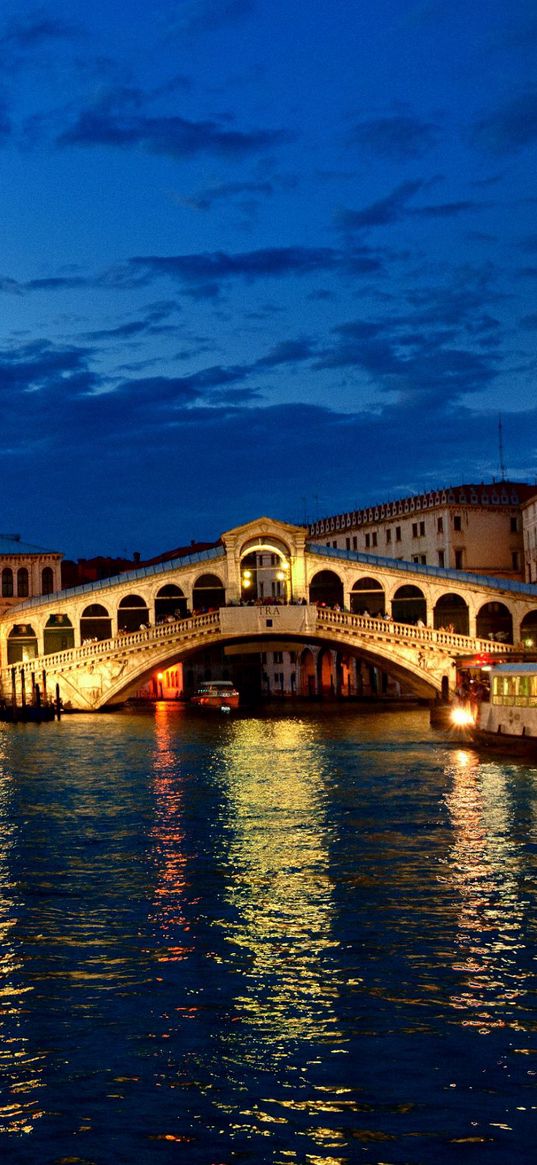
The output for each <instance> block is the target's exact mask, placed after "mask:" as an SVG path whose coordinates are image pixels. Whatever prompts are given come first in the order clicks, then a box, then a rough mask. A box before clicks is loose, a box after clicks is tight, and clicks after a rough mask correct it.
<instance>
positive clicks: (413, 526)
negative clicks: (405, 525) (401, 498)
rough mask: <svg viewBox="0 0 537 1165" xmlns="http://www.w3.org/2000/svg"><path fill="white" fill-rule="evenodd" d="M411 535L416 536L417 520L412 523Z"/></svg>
mask: <svg viewBox="0 0 537 1165" xmlns="http://www.w3.org/2000/svg"><path fill="white" fill-rule="evenodd" d="M412 537H413V538H417V537H418V523H417V522H413V523H412Z"/></svg>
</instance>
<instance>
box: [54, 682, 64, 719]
mask: <svg viewBox="0 0 537 1165" xmlns="http://www.w3.org/2000/svg"><path fill="white" fill-rule="evenodd" d="M55 703H56V719H57V720H59V719H60V717H61V714H62V702H61V700H60V685H59V684H56V701H55Z"/></svg>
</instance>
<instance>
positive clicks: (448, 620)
mask: <svg viewBox="0 0 537 1165" xmlns="http://www.w3.org/2000/svg"><path fill="white" fill-rule="evenodd" d="M433 623H434V626H435V627H436V628H437V629H440V628H441V627H443V628H444V629H445V630H446V631H447V630H450V629H451V628H452V629H453V631H456V632H457V634H458V635H469V634H470V616H469V613H468V607H467V605H466V603H465V601H464V599H463V598H461V596H460V595H442V596H441V598H439V600H438V602H437V604H436V607H435V609H434V615H433Z"/></svg>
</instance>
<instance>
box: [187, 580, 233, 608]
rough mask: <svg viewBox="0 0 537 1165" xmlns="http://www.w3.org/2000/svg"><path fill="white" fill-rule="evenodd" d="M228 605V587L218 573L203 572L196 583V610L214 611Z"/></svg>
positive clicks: (194, 604) (194, 595)
mask: <svg viewBox="0 0 537 1165" xmlns="http://www.w3.org/2000/svg"><path fill="white" fill-rule="evenodd" d="M225 605H226V589H225V587H224V584H223V582H222V580H221V579H220V578H219V577H218V575H217V574H202V575H200V577H199V578H198V579H197V580H196V582H195V583H194V589H193V591H192V606H193V609H194V611H198V612H201V611H214V610H217V608H218V607H225Z"/></svg>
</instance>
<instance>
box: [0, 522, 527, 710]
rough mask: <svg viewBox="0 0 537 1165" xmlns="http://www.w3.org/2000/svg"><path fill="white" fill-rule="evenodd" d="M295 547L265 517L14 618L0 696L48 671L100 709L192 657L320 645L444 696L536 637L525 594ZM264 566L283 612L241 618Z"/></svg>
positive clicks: (517, 587) (250, 610)
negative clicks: (464, 675) (214, 542)
mask: <svg viewBox="0 0 537 1165" xmlns="http://www.w3.org/2000/svg"><path fill="white" fill-rule="evenodd" d="M305 538H306V531H305V529H304V528H303V527H299V526H290V525H287V524H284V523H280V522H275V521H272V520H270V519H266V518H263V519H260V520H259V521H257V522H251V523H248V524H247V525H245V526H241V527H239V528H237V529H234V530H232V531H229V532H228V533H227V534H224V535H223V536H222V544H221V546H220V545H219V546H217V547H215V548H213V549H212V550H209V551H205V552H202V553H200V554H193V555H187V556H185V557H184V558H180V559H175V560H173V561H171V562H165V563H159V564H158V565H157V566H153V567H145V568H144V567H141V568H139V569H138V570H136V571H132V572H129V573H127V574H122V575H119V576H117V577H116V578H114V579H106V580H102V581H101V582H99V583H94V584H89V585H86V586H81V587H77V588H74V589H73V590H71V591H63V592H59V593H57V594H55V595H44V596H41V597H39V598H37V599H31V600H27V601H26V602H24V603H22V604H21V605H20V606H18V607H12V608H11V609H10V610H9V612H8V613H7V614H6V615H5V616H4V619H3V621H2V624H1V625H0V636H1V640H2V684H3V692H4V696H5V697H8V696H9V695H10V694H11V691H12V680H13V676H15V678H16V679H17V677H18V683H19V684H20V678H21V675H22V673H24V676H25V689H26V692H27V693H28V692H29V690H30V686H31V685H32V684H35V683H38V684H40V685H41V684H42V676H43V672H46V677H47V684H48V685H49V692H50V691H51V690H52V689H51V685H55V684H56V683H58V685H59V688H60V693H61V696H62V699H63V700H64V701H65V702H68V701H69V702H70V703H71V704H72V705H73V707H75V708H81V709H98V708H102V707H104V706H106V705H107V704H112V703H115V702H119V701H121V700H123V699H125V698H126V697H127V696H128V695H129V694H131V693H133V692H134V691H136V690H137V689H139V688H140V687H141V686H142V685H143V684H144V683H145V682H146V681H147V679H148V678H149V677H150V676H151V675H152V674H154V672H155V670H157V669H159V668H166V667H168V666H170V665H171V664H173V663H175V662H178V661H180V660H182V659H185V658H187V657H188V656H190V655H191V654H192V653H194V652H196V651H198V650H200V649H201V648H206V647H208V646H213V645H214V646H219V645H221V646H225V645H235V647H238V646H240V645H241V644H243V645H250V650H251V649H252V645H255V644H259V650H262V649H263V648H262V643H263V641H269V643H268V646H270V641H272V643H273V644H274V643H276V642H277V643H278V646H281V645H282V643H285V644H288V645H289V646H291V647H293V648H297V647H298V648H301V647H307V645H308V644H309V645H312V644H317V645H319V644H326V645H327V646H329V647H331V649H332V650H333V651H334V652H335V653H336V654H337V655H339V656H341V657H343V656H345V657H349V656H351V657H352V656H361V657H362V658H365V659H366V660H368V661H369V662H370V663H371V664H374V665H377V666H380V667H382V668H383V669H384V670H386V671H389V672H390V673H391V674H392V675H394V676H395V678H397V679H400V680H402V681H403V682H404V683H405V684H407V685H408V686H410V687H411V688H413V689H414V690H415V691H416V692H417V693H418V694H421V695H424V696H432V695H434V694H435V693H437V692H439V691H441V690H442V689H444V690H445V689H446V687H450V688H451V687H452V686H453V679H454V667H453V663H454V660H455V659H456V658H457V657H458V656H462V655H468V654H471V653H473V652H475V651H478V650H493V651H499V650H502V651H505V650H507V649H508V648H507V647H506V644H508V643H512V642H513V641H518V640H520V639H521V638H522V637H523V636H525V635H531V634H532V632H533V631H534V630H537V591H536V588H535V587H533V586H530V585H525V584H522V583H519V584H517V583H512V582H508V581H506V580H501V579H493V578H482V577H479V576H473V575H469V574H463V573H462V572H460V571H454V570H442V569H440V568H434V567H426V566H419V565H417V564H414V563H403V562H397V561H395V560H393V559H381V558H375V557H372V556H369V555H364V554H360V553H356V552H348V553H347V552H345V551H342V550H336V549H334V548H330V547H326V546H322V547H320V546H313V545H308V546H306V543H305ZM264 559H266V562H268V563H271V564H272V567H273V568H274V569H273V575H274V577H278V578H279V579H281V580H283V582H280V583H279V584H278V585H279V586H280V587H283V593H284V597H285V599H286V600H287V602H286V603H285V604H284V605H273V606H271V607H270V608H268V607H267V605H266V602H267V597H266V596H263V599H264V605H254V606H241V605H239V604H240V602H241V601H242V600H243V599H244V598H245V596H246V595H248V594H251V593H252V592H251V590H250V591H247V590H245V589H244V588H245V586H246V583H249V584H251V582H252V576H254V583H255V586H257V588H258V591H257V597H258V602H259V589H260V588H261V587H262V585H266V582H267V579H268V578H269V576H270V572H268V568H267V567H266V565H263V560H264ZM245 564H247V565H248V567H249V568H251V569H249V570H248V571H246V570H245ZM260 564H261V565H260ZM278 568H279V569H278ZM246 576H248V577H246ZM261 577H262V578H263V580H264V581H263V583H261V581H260V580H261ZM274 585H275V586H276V585H277V584H274ZM254 593H255V592H254ZM319 604H326V605H319ZM204 608H207V611H204ZM341 608H345V610H343V609H341ZM196 609H198V610H199V611H200V613H198V614H196V613H195V614H194V615H193V616H192V615H190V613H189V612H190V610H194V611H195V612H196ZM159 620H162V621H159ZM422 624H423V625H422ZM146 625H147V626H146ZM446 625H447V627H448V630H444V627H445V626H446ZM491 636H494V637H496V636H501V640H502V641H501V642H499V641H497V639H496V638H494V639H491ZM336 687H337V685H336Z"/></svg>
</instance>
